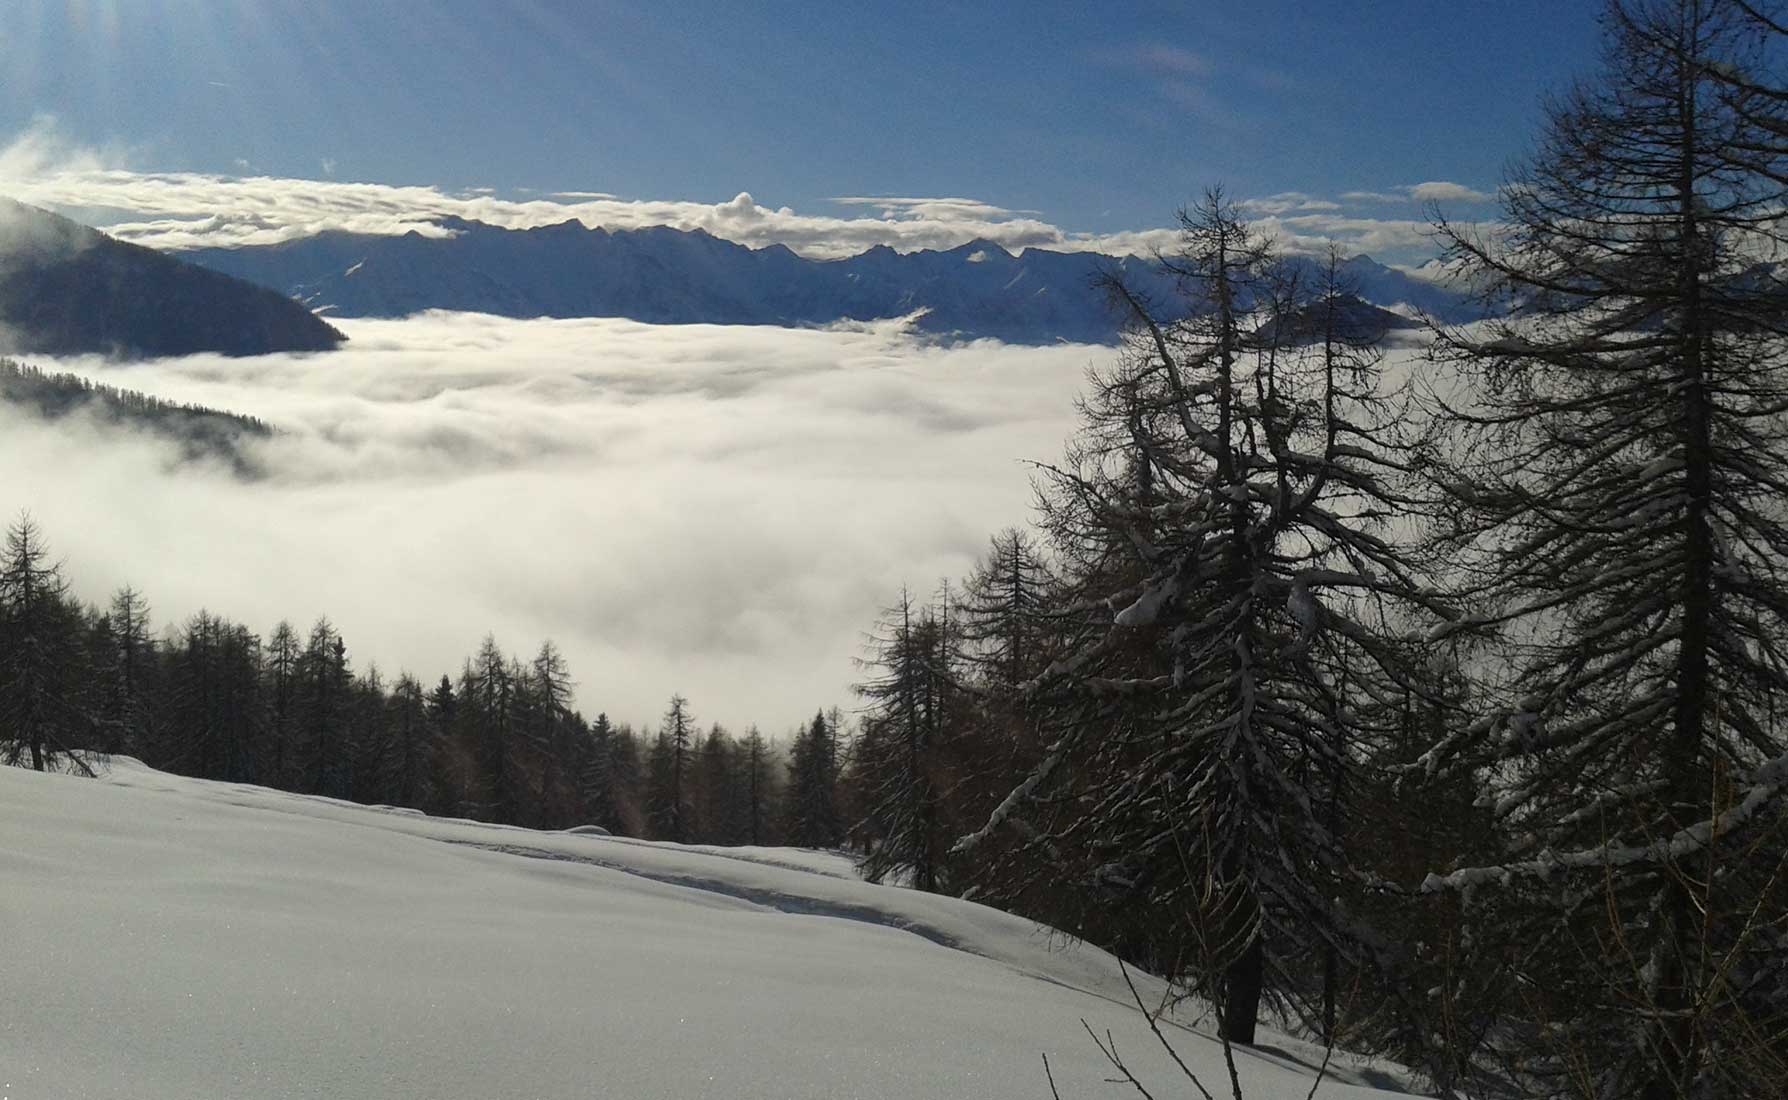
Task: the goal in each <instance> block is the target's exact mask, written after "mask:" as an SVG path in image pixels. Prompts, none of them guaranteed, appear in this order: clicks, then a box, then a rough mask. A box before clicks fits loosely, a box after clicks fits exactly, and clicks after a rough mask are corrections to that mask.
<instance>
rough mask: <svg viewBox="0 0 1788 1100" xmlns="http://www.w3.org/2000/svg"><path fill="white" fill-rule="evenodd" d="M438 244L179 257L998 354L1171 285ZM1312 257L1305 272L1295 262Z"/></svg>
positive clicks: (380, 292)
mask: <svg viewBox="0 0 1788 1100" xmlns="http://www.w3.org/2000/svg"><path fill="white" fill-rule="evenodd" d="M441 225H442V227H443V228H444V229H447V230H448V231H449V235H447V236H424V235H422V234H419V233H414V232H412V233H410V234H408V235H405V236H401V237H392V236H378V235H370V234H356V233H347V232H324V233H319V234H317V235H315V236H312V237H307V238H303V239H301V240H296V241H288V242H286V243H283V244H277V245H265V246H254V247H244V248H235V249H204V250H198V251H192V252H183V253H181V254H180V255H181V258H183V259H186V260H188V261H191V262H193V263H197V264H200V265H202V266H205V267H210V268H212V269H214V270H217V271H221V272H224V273H226V274H230V275H235V276H238V277H240V278H243V279H247V280H249V281H251V282H256V283H259V284H261V285H263V286H267V287H271V288H273V289H275V290H279V291H281V292H283V293H286V294H290V295H292V296H293V297H296V298H298V299H300V300H301V301H303V302H305V303H306V304H308V305H310V306H311V307H312V308H314V309H317V310H319V311H321V312H324V313H326V314H333V315H336V316H344V317H400V316H406V315H408V314H411V313H417V312H421V311H423V310H428V309H444V310H459V311H467V312H477V313H492V314H497V315H500V316H506V317H627V318H631V319H633V320H637V321H648V322H656V323H667V324H761V325H816V324H830V323H834V322H838V321H850V320H856V321H868V320H876V319H882V318H889V317H902V316H907V315H909V314H914V313H922V316H921V317H920V318H919V320H918V322H917V324H918V327H919V328H920V329H921V330H922V331H925V332H931V333H938V334H950V335H953V336H957V337H962V338H971V339H972V338H981V337H989V338H994V339H999V340H1004V341H1007V342H1009V343H1022V344H1047V343H1055V342H1058V341H1068V342H1075V343H1108V342H1110V341H1111V340H1113V339H1114V338H1115V337H1116V335H1117V332H1118V327H1119V324H1118V322H1119V317H1118V315H1117V313H1116V312H1115V311H1114V310H1113V308H1112V306H1111V304H1110V303H1109V301H1108V300H1107V297H1106V295H1105V294H1104V292H1102V291H1101V290H1099V289H1098V288H1097V287H1095V286H1094V282H1095V280H1096V278H1097V277H1098V276H1099V275H1100V274H1101V273H1103V272H1106V271H1117V272H1121V273H1122V274H1123V276H1124V277H1125V279H1126V280H1127V281H1129V282H1131V283H1133V284H1134V285H1135V286H1136V287H1137V288H1138V289H1139V290H1141V291H1142V292H1143V293H1145V294H1147V295H1148V296H1149V297H1150V298H1152V299H1153V300H1155V301H1157V302H1159V303H1163V304H1165V303H1170V302H1172V301H1174V300H1175V295H1174V286H1173V279H1172V277H1171V276H1169V275H1168V274H1167V273H1165V272H1164V271H1162V270H1161V269H1160V268H1159V267H1158V266H1157V265H1156V264H1155V263H1154V262H1153V261H1151V260H1144V259H1138V258H1136V257H1114V256H1105V255H1101V254H1098V253H1092V252H1055V251H1050V250H1048V249H1040V248H1030V249H1026V250H1025V251H1024V252H1022V253H1020V254H1019V255H1016V256H1014V255H1013V254H1011V253H1009V252H1007V251H1006V250H1005V249H1003V248H1002V247H1000V246H999V245H998V244H995V243H993V242H992V241H986V240H975V241H969V242H967V243H965V244H962V245H959V246H958V247H956V248H952V249H948V250H943V251H932V250H925V251H919V252H911V253H900V252H896V251H894V250H893V249H891V248H888V247H887V246H885V245H883V246H878V247H876V248H872V249H870V250H868V251H867V252H864V253H861V254H860V255H857V256H853V257H850V258H848V259H843V260H814V259H808V258H805V257H803V256H800V255H798V254H796V253H795V252H792V251H790V250H789V249H788V248H786V247H783V246H782V245H772V246H770V247H767V248H759V249H753V248H748V247H746V246H744V245H741V244H736V243H734V242H732V241H727V240H724V239H722V238H719V237H715V236H713V235H711V234H708V233H705V232H703V231H701V230H693V231H683V230H677V229H672V228H668V227H664V226H659V227H652V228H644V229H634V230H608V229H603V228H595V229H591V228H586V227H585V226H583V225H582V224H581V223H579V222H576V221H568V222H564V223H562V224H559V225H551V226H543V227H539V228H535V229H503V228H499V227H496V226H491V225H486V224H484V223H481V222H473V221H465V220H463V219H459V218H448V219H446V220H444V221H443V222H442V223H441ZM1303 262H1306V263H1308V262H1310V261H1303ZM1347 274H1348V276H1349V277H1350V278H1351V279H1352V280H1353V281H1354V282H1355V283H1356V284H1357V286H1358V288H1359V294H1360V297H1361V298H1362V299H1364V300H1365V301H1366V302H1368V303H1370V304H1372V305H1374V306H1378V307H1380V308H1385V309H1390V308H1399V309H1403V310H1406V311H1408V310H1421V311H1426V312H1428V313H1430V314H1432V315H1434V316H1436V317H1438V318H1440V319H1441V320H1445V321H1449V322H1451V321H1463V320H1469V319H1473V318H1475V317H1477V316H1479V310H1478V308H1477V307H1476V306H1475V305H1474V304H1473V303H1472V301H1471V300H1470V298H1469V296H1468V295H1466V294H1465V293H1463V292H1461V291H1458V290H1455V289H1451V288H1448V287H1445V286H1441V285H1439V284H1436V283H1434V282H1431V281H1427V280H1424V279H1421V278H1417V277H1415V276H1413V275H1410V274H1409V273H1407V272H1404V271H1401V270H1398V269H1396V268H1391V267H1386V266H1385V265H1383V264H1380V263H1377V262H1376V261H1374V260H1372V259H1371V258H1370V257H1367V256H1358V257H1354V258H1353V259H1352V260H1350V261H1348V264H1347Z"/></svg>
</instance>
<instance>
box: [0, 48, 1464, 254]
mask: <svg viewBox="0 0 1788 1100" xmlns="http://www.w3.org/2000/svg"><path fill="white" fill-rule="evenodd" d="M1153 64H1155V65H1156V66H1157V67H1161V66H1167V67H1169V68H1172V67H1173V66H1179V67H1180V68H1182V69H1183V68H1185V67H1187V66H1190V65H1192V64H1193V59H1191V58H1190V57H1189V56H1188V57H1179V56H1178V55H1173V56H1165V57H1162V58H1156V59H1155V60H1154V62H1153ZM128 161H129V157H128V155H127V154H125V153H123V152H121V151H118V150H93V149H87V148H82V147H79V146H76V145H73V144H71V143H69V142H67V141H66V140H64V139H63V138H62V137H61V136H60V135H59V134H58V132H57V130H56V128H55V125H54V123H53V122H51V121H48V120H45V121H40V122H39V123H38V124H37V125H36V126H34V127H32V128H31V129H29V130H27V131H26V132H25V133H24V134H22V135H20V136H19V137H18V138H16V139H15V140H14V141H13V142H12V143H11V144H10V145H8V146H7V147H6V148H4V149H0V193H4V194H7V195H9V196H11V197H13V198H16V199H19V200H20V201H23V202H27V203H32V204H34V205H38V206H46V207H50V208H52V209H55V210H59V211H63V212H67V213H70V214H71V215H72V216H74V217H76V218H77V220H83V221H89V222H91V223H94V224H100V225H101V226H102V227H103V228H104V229H105V230H106V231H107V232H108V233H111V234H112V235H114V236H116V237H120V238H122V239H124V240H129V241H134V242H136V243H138V244H144V245H149V246H152V247H155V248H165V249H191V248H208V247H235V246H241V245H264V244H276V243H279V242H282V241H288V240H294V239H298V238H302V237H306V236H310V235H312V234H315V233H318V232H321V231H323V230H331V229H335V230H346V231H350V232H357V233H380V234H392V235H401V234H404V233H409V232H417V233H422V234H424V235H441V234H445V233H447V232H449V231H448V230H446V229H443V228H442V227H441V226H440V225H439V224H438V223H439V221H440V220H441V219H443V218H448V217H460V218H466V219H470V220H475V221H482V222H487V223H490V224H492V225H499V226H505V227H509V228H530V227H535V226H542V225H554V224H558V223H561V222H564V221H568V220H573V219H575V220H577V221H580V222H582V223H584V224H585V225H588V226H592V227H595V226H603V227H607V228H610V229H634V228H639V227H642V226H649V225H669V226H674V227H676V228H679V229H685V230H693V229H702V230H706V231H707V232H709V233H712V234H714V235H715V236H717V237H722V238H725V239H727V240H732V241H737V242H739V243H741V244H746V245H750V246H753V247H763V246H767V245H772V244H781V245H786V246H787V247H789V248H792V249H794V250H795V251H797V252H800V253H802V254H803V255H807V256H811V257H815V258H822V259H825V258H839V257H843V256H851V255H855V254H857V253H859V252H862V251H864V250H865V249H868V248H871V247H873V246H875V245H887V246H890V247H892V248H895V249H898V250H900V251H903V252H910V251H915V250H918V249H922V248H939V249H943V248H953V247H955V246H957V245H960V244H963V243H966V242H968V241H971V240H975V239H985V240H990V241H993V242H995V243H997V244H999V245H1001V246H1002V247H1004V248H1006V249H1007V250H1008V251H1011V252H1019V251H1022V250H1023V249H1025V248H1051V249H1061V250H1093V251H1100V252H1108V253H1114V254H1137V255H1147V254H1149V253H1151V252H1153V251H1155V250H1157V249H1168V250H1171V249H1172V248H1173V246H1174V244H1175V241H1176V233H1175V231H1174V230H1172V229H1169V228H1159V227H1153V228H1151V227H1144V228H1139V229H1135V230H1129V231H1122V232H1108V233H1082V232H1073V231H1070V230H1067V229H1064V228H1062V227H1060V226H1058V225H1054V224H1052V223H1051V222H1049V221H1047V220H1045V219H1044V218H1043V216H1042V215H1040V214H1039V213H1038V212H1036V211H1028V210H1012V209H1008V208H1005V207H1001V206H998V205H995V204H992V203H989V202H985V201H981V200H978V199H973V198H960V197H924V196H866V195H846V196H840V197H838V198H835V199H832V200H831V202H832V203H833V204H834V205H835V206H837V207H838V208H839V209H840V210H841V211H842V213H823V214H815V213H810V212H797V211H795V210H792V209H790V208H789V207H787V206H779V207H772V206H768V205H765V204H761V203H759V202H758V201H757V200H756V199H755V198H754V197H753V196H752V195H751V194H750V193H749V192H747V191H740V192H739V193H737V194H736V195H734V196H733V197H732V198H730V199H727V200H725V201H723V202H713V203H704V202H693V201H682V200H648V199H625V198H619V197H616V196H613V195H609V194H605V193H602V192H597V191H579V192H557V193H554V194H548V195H512V196H500V195H497V194H494V193H492V192H491V191H490V190H489V189H488V188H477V189H473V190H469V191H465V192H459V193H454V192H447V191H443V190H441V189H440V188H437V187H432V186H398V185H392V184H382V183H353V182H347V181H341V180H335V179H317V180H305V179H283V178H276V177H269V176H251V175H242V176H220V175H209V174H203V173H195V172H142V171H135V170H132V169H131V168H129V167H128V166H127V165H128ZM325 174H328V173H327V171H326V172H325ZM1490 197H1491V196H1489V195H1487V194H1486V193H1484V192H1482V191H1478V190H1475V189H1473V188H1470V187H1466V186H1464V185H1462V184H1457V183H1450V182H1446V181H1427V182H1424V183H1418V184H1411V185H1408V186H1404V187H1399V188H1395V189H1393V190H1391V191H1385V192H1368V191H1354V192H1347V193H1345V194H1343V195H1341V196H1339V198H1338V199H1331V198H1326V197H1323V196H1317V195H1310V194H1305V193H1302V192H1287V193H1283V194H1277V195H1270V196H1263V197H1259V198H1252V199H1247V200H1244V201H1243V202H1242V203H1241V206H1242V209H1243V211H1244V212H1245V213H1247V214H1249V215H1251V216H1255V217H1257V218H1259V219H1260V220H1261V222H1262V223H1263V224H1264V225H1265V226H1266V227H1268V228H1271V229H1273V230H1275V231H1276V232H1278V233H1279V234H1280V235H1281V237H1282V239H1283V243H1284V244H1285V245H1286V247H1288V248H1290V249H1293V250H1297V251H1320V250H1322V249H1324V248H1326V247H1327V245H1328V244H1329V243H1330V242H1331V241H1333V242H1336V243H1338V244H1340V245H1341V247H1342V248H1343V249H1344V250H1345V251H1348V252H1369V253H1373V254H1374V255H1377V256H1378V257H1379V258H1380V259H1382V260H1385V261H1387V262H1393V263H1419V262H1421V261H1422V260H1425V259H1427V258H1428V257H1429V256H1430V255H1432V253H1433V251H1434V250H1433V247H1432V245H1431V242H1430V241H1429V233H1430V229H1431V227H1430V225H1429V223H1428V222H1427V220H1426V219H1425V217H1423V216H1421V215H1422V213H1423V212H1422V210H1421V209H1420V207H1421V204H1423V203H1427V202H1437V201H1438V202H1447V203H1469V204H1479V203H1483V202H1485V201H1487V200H1489V199H1490ZM1387 204H1397V205H1405V206H1409V207H1410V208H1411V209H1410V211H1409V213H1410V215H1412V216H1409V217H1385V216H1383V215H1384V213H1385V211H1384V207H1385V206H1386V205H1387Z"/></svg>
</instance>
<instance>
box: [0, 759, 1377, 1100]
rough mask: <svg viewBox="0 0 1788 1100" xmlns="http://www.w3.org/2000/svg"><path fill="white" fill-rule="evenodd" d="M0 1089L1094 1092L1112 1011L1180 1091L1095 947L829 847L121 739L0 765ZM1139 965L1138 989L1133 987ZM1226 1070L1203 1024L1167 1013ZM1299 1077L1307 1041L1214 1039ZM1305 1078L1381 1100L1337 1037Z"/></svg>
mask: <svg viewBox="0 0 1788 1100" xmlns="http://www.w3.org/2000/svg"><path fill="white" fill-rule="evenodd" d="M0 884H3V887H0V936H3V937H4V939H5V942H6V944H7V950H6V952H5V954H4V956H0V990H3V991H4V1003H5V1011H4V1012H0V1093H3V1094H4V1095H5V1096H6V1097H7V1100H43V1098H61V1097H132V1098H143V1100H149V1098H174V1097H179V1098H183V1100H184V1098H195V1097H251V1096H253V1097H275V1096H277V1097H382V1098H391V1097H493V1098H494V1097H595V1096H613V1097H699V1096H714V1097H722V1096H724V1097H826V1098H833V1097H851V1096H855V1097H971V1096H972V1097H989V1098H993V1097H1014V1098H1018V1097H1025V1098H1041V1097H1047V1096H1048V1095H1049V1088H1048V1084H1047V1082H1046V1081H1045V1079H1044V1076H1043V1067H1042V1061H1041V1059H1040V1057H1039V1056H1040V1054H1042V1053H1044V1052H1047V1053H1048V1055H1049V1058H1050V1063H1051V1065H1052V1066H1053V1067H1054V1070H1055V1076H1056V1081H1057V1084H1058V1086H1059V1087H1060V1089H1061V1094H1062V1096H1063V1097H1065V1098H1081V1097H1099V1096H1116V1095H1120V1094H1122V1092H1123V1090H1121V1089H1119V1088H1118V1087H1117V1086H1114V1085H1110V1084H1106V1083H1104V1081H1103V1078H1105V1077H1106V1076H1108V1075H1109V1069H1108V1067H1107V1066H1106V1065H1105V1064H1104V1063H1103V1061H1102V1060H1101V1058H1100V1057H1099V1055H1098V1053H1097V1051H1095V1050H1094V1049H1093V1047H1092V1045H1091V1043H1090V1042H1089V1041H1088V1040H1087V1038H1086V1036H1085V1033H1084V1032H1083V1031H1082V1029H1081V1024H1080V1020H1081V1019H1082V1018H1083V1017H1084V1018H1085V1019H1086V1020H1087V1021H1088V1023H1089V1024H1091V1025H1092V1026H1093V1027H1094V1028H1095V1029H1097V1030H1099V1031H1100V1032H1101V1033H1103V1032H1104V1030H1105V1029H1107V1028H1109V1029H1110V1030H1111V1031H1112V1032H1113V1033H1114V1035H1115V1036H1116V1038H1117V1041H1118V1043H1119V1046H1120V1049H1121V1050H1122V1051H1123V1052H1124V1053H1125V1055H1126V1057H1128V1058H1129V1059H1130V1060H1131V1061H1132V1064H1133V1065H1134V1066H1135V1067H1136V1068H1137V1069H1138V1070H1139V1072H1140V1073H1141V1074H1143V1075H1144V1076H1145V1077H1146V1078H1148V1079H1152V1080H1153V1081H1156V1082H1159V1083H1160V1088H1158V1089H1157V1090H1156V1091H1157V1095H1164V1096H1166V1095H1181V1094H1190V1089H1189V1087H1188V1086H1186V1085H1185V1083H1184V1082H1181V1081H1176V1080H1175V1079H1174V1078H1173V1076H1172V1074H1171V1073H1170V1071H1169V1070H1170V1067H1169V1066H1168V1064H1167V1063H1166V1058H1165V1055H1163V1054H1161V1053H1160V1052H1159V1051H1158V1050H1156V1049H1154V1048H1153V1046H1152V1040H1151V1039H1150V1036H1149V1035H1148V1032H1147V1030H1146V1028H1145V1027H1144V1025H1143V1023H1142V1021H1141V1020H1140V1018H1139V1017H1138V1015H1137V1014H1136V1012H1135V1010H1134V1009H1133V1008H1131V1007H1128V1005H1127V1003H1126V1002H1127V997H1128V994H1127V992H1126V991H1125V988H1124V984H1123V980H1122V977H1121V976H1120V974H1119V972H1118V970H1117V967H1116V965H1115V963H1114V962H1113V961H1112V959H1111V958H1110V957H1109V956H1107V955H1105V954H1104V953H1102V952H1099V951H1096V950H1092V949H1088V948H1061V947H1060V946H1059V945H1052V944H1051V943H1050V941H1049V938H1048V937H1046V936H1045V935H1043V934H1041V933H1039V932H1038V931H1037V930H1036V929H1035V928H1034V926H1032V925H1031V924H1029V923H1028V922H1026V921H1023V920H1019V919H1017V918H1013V917H1010V916H1007V915H1005V914H1002V913H999V912H996V911H994V910H991V909H987V908H984V907H982V906H978V905H974V904H971V903H967V902H962V901H957V900H954V899H948V898H939V897H934V896H930V895H924V894H918V893H914V892H911V891H906V890H900V889H895V888H891V887H880V886H872V885H869V884H866V883H863V882H860V881H857V880H856V879H855V878H854V877H852V876H851V875H850V874H849V866H848V864H847V863H846V862H845V861H843V860H842V859H840V858H837V857H832V856H827V855H823V854H816V853H811V852H793V851H785V850H777V849H755V850H743V849H741V850H723V849H684V848H678V847H676V846H671V845H657V844H648V843H643V842H636V841H629V840H622V839H615V838H607V837H601V836H592V835H584V834H578V833H534V832H528V831H525V830H520V829H513V828H506V827H498V826H490V825H479V824H474V823H470V822H462V821H445V820H435V819H430V818H426V817H422V816H420V815H417V814H414V813H411V812H408V811H388V810H380V809H375V808H368V807H360V806H354V805H350V804H346V803H340V802H333V801H329V800H325V799H317V798H310V797H303V796H298V795H290V794H283V793H280V792H276V791H271V790H267V789H264V788H259V787H246V786H239V785H232V784H223V783H211V782H204V781H200V780H193V779H184V778H180V777H176V776H171V775H166V774H163V773H160V772H156V771H152V770H150V769H148V768H146V767H144V766H142V765H141V764H138V763H136V762H135V761H131V760H126V759H121V760H116V761H114V762H113V764H112V766H111V770H110V772H109V774H107V775H106V776H105V777H104V778H103V779H102V780H100V781H98V782H95V781H92V780H83V779H77V778H73V777H67V776H56V775H49V776H46V775H39V774H35V773H31V772H26V771H22V770H18V769H10V768H0ZM1149 988H1151V989H1152V988H1153V987H1152V986H1151V987H1149ZM1169 1031H1170V1033H1171V1034H1172V1035H1173V1037H1174V1040H1175V1042H1176V1044H1177V1046H1178V1048H1179V1050H1180V1052H1181V1054H1182V1055H1183V1056H1184V1057H1185V1058H1186V1059H1187V1061H1188V1063H1189V1064H1190V1065H1191V1066H1192V1067H1193V1068H1194V1069H1196V1070H1198V1071H1199V1072H1200V1073H1202V1074H1203V1075H1204V1076H1205V1079H1206V1082H1207V1084H1209V1085H1210V1086H1211V1087H1212V1088H1213V1091H1216V1092H1217V1093H1218V1094H1219V1095H1223V1094H1225V1093H1226V1092H1227V1088H1226V1087H1223V1086H1225V1084H1226V1075H1225V1071H1224V1069H1223V1062H1222V1055H1221V1051H1220V1049H1219V1048H1218V1046H1217V1045H1216V1044H1215V1043H1213V1042H1211V1041H1210V1040H1208V1039H1206V1038H1203V1037H1202V1036H1201V1035H1200V1034H1197V1033H1194V1032H1191V1031H1185V1030H1180V1029H1177V1028H1170V1029H1169ZM1237 1058H1238V1062H1239V1069H1240V1072H1241V1075H1242V1078H1243V1082H1244V1086H1245V1088H1246V1090H1247V1094H1248V1095H1249V1096H1250V1097H1258V1098H1262V1100H1281V1098H1284V1100H1302V1098H1303V1097H1304V1096H1305V1095H1306V1094H1307V1093H1308V1092H1309V1090H1310V1085H1311V1079H1312V1068H1311V1067H1312V1066H1314V1065H1315V1064H1316V1063H1317V1062H1319V1061H1320V1051H1314V1050H1312V1049H1310V1048H1309V1047H1308V1046H1306V1045H1304V1044H1300V1043H1297V1042H1294V1041H1291V1040H1288V1039H1282V1038H1278V1037H1272V1038H1270V1039H1269V1040H1268V1043H1267V1044H1266V1045H1265V1046H1264V1047H1263V1048H1261V1049H1259V1050H1253V1051H1238V1052H1237ZM1337 1062H1338V1063H1345V1064H1341V1065H1339V1066H1338V1068H1336V1069H1334V1070H1332V1073H1333V1077H1332V1078H1331V1079H1330V1080H1328V1081H1325V1082H1324V1084H1323V1085H1322V1087H1321V1089H1320V1090H1319V1091H1318V1093H1317V1095H1318V1096H1321V1097H1366V1096H1373V1095H1385V1094H1383V1093H1379V1092H1377V1091H1376V1090H1374V1089H1373V1088H1370V1087H1368V1084H1367V1083H1368V1082H1371V1081H1378V1082H1380V1083H1381V1084H1388V1078H1387V1077H1386V1076H1385V1075H1383V1074H1378V1073H1374V1072H1372V1071H1370V1070H1369V1069H1367V1068H1366V1067H1363V1066H1361V1065H1359V1064H1357V1063H1355V1062H1353V1061H1351V1060H1346V1059H1339V1058H1338V1059H1337Z"/></svg>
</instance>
